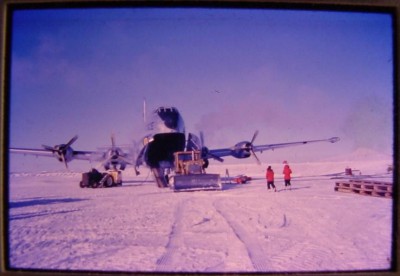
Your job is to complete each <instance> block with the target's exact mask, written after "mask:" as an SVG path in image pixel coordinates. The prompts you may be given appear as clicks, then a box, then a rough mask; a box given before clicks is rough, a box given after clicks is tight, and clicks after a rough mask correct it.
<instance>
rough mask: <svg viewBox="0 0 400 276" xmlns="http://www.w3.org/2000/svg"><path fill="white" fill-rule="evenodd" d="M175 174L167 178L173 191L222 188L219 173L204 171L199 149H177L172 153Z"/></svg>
mask: <svg viewBox="0 0 400 276" xmlns="http://www.w3.org/2000/svg"><path fill="white" fill-rule="evenodd" d="M174 158H175V175H173V176H171V177H170V179H169V184H170V187H171V189H173V190H174V191H175V192H180V191H198V190H222V183H221V179H220V175H219V174H208V173H206V172H205V167H206V161H205V160H203V159H202V158H201V152H200V151H179V152H175V153H174Z"/></svg>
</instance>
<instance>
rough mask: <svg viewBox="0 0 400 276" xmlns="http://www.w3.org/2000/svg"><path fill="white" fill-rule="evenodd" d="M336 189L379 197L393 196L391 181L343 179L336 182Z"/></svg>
mask: <svg viewBox="0 0 400 276" xmlns="http://www.w3.org/2000/svg"><path fill="white" fill-rule="evenodd" d="M334 189H335V191H337V192H345V193H355V194H360V195H369V196H377V197H386V198H392V197H393V184H392V183H390V182H382V181H370V180H362V179H357V180H353V179H351V180H343V181H338V182H336V183H335V188H334Z"/></svg>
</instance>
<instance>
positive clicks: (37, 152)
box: [9, 148, 100, 160]
mask: <svg viewBox="0 0 400 276" xmlns="http://www.w3.org/2000/svg"><path fill="white" fill-rule="evenodd" d="M9 152H10V153H18V154H24V155H33V156H44V157H54V154H55V153H54V152H53V151H51V150H47V149H28V148H10V149H9ZM72 157H73V159H78V160H93V159H94V158H96V159H97V158H100V156H99V153H98V152H95V151H72Z"/></svg>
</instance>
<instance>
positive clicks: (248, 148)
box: [246, 130, 261, 165]
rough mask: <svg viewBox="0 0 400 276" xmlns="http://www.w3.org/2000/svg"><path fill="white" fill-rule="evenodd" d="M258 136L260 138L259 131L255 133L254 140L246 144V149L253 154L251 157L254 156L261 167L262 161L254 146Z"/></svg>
mask: <svg viewBox="0 0 400 276" xmlns="http://www.w3.org/2000/svg"><path fill="white" fill-rule="evenodd" d="M257 136H258V130H256V131H255V132H254V134H253V138H252V139H251V142H249V143H247V144H246V148H247V150H249V151H250V152H251V155H253V156H254V158H255V159H256V161H257V164H258V165H261V161H260V159H258V157H257V155H256V153H255V152H254V146H253V143H254V140H256V138H257Z"/></svg>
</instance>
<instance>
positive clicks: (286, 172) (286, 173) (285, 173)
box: [282, 161, 292, 188]
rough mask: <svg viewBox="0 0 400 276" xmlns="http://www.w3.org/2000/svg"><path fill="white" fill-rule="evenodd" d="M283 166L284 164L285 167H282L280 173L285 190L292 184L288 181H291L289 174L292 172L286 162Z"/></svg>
mask: <svg viewBox="0 0 400 276" xmlns="http://www.w3.org/2000/svg"><path fill="white" fill-rule="evenodd" d="M283 164H284V165H285V166H284V167H283V172H282V173H283V179H284V180H285V188H286V187H288V186H291V185H292V184H291V183H290V179H291V176H290V174H291V173H292V170H291V169H290V167H289V165H288V163H287V161H283Z"/></svg>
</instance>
